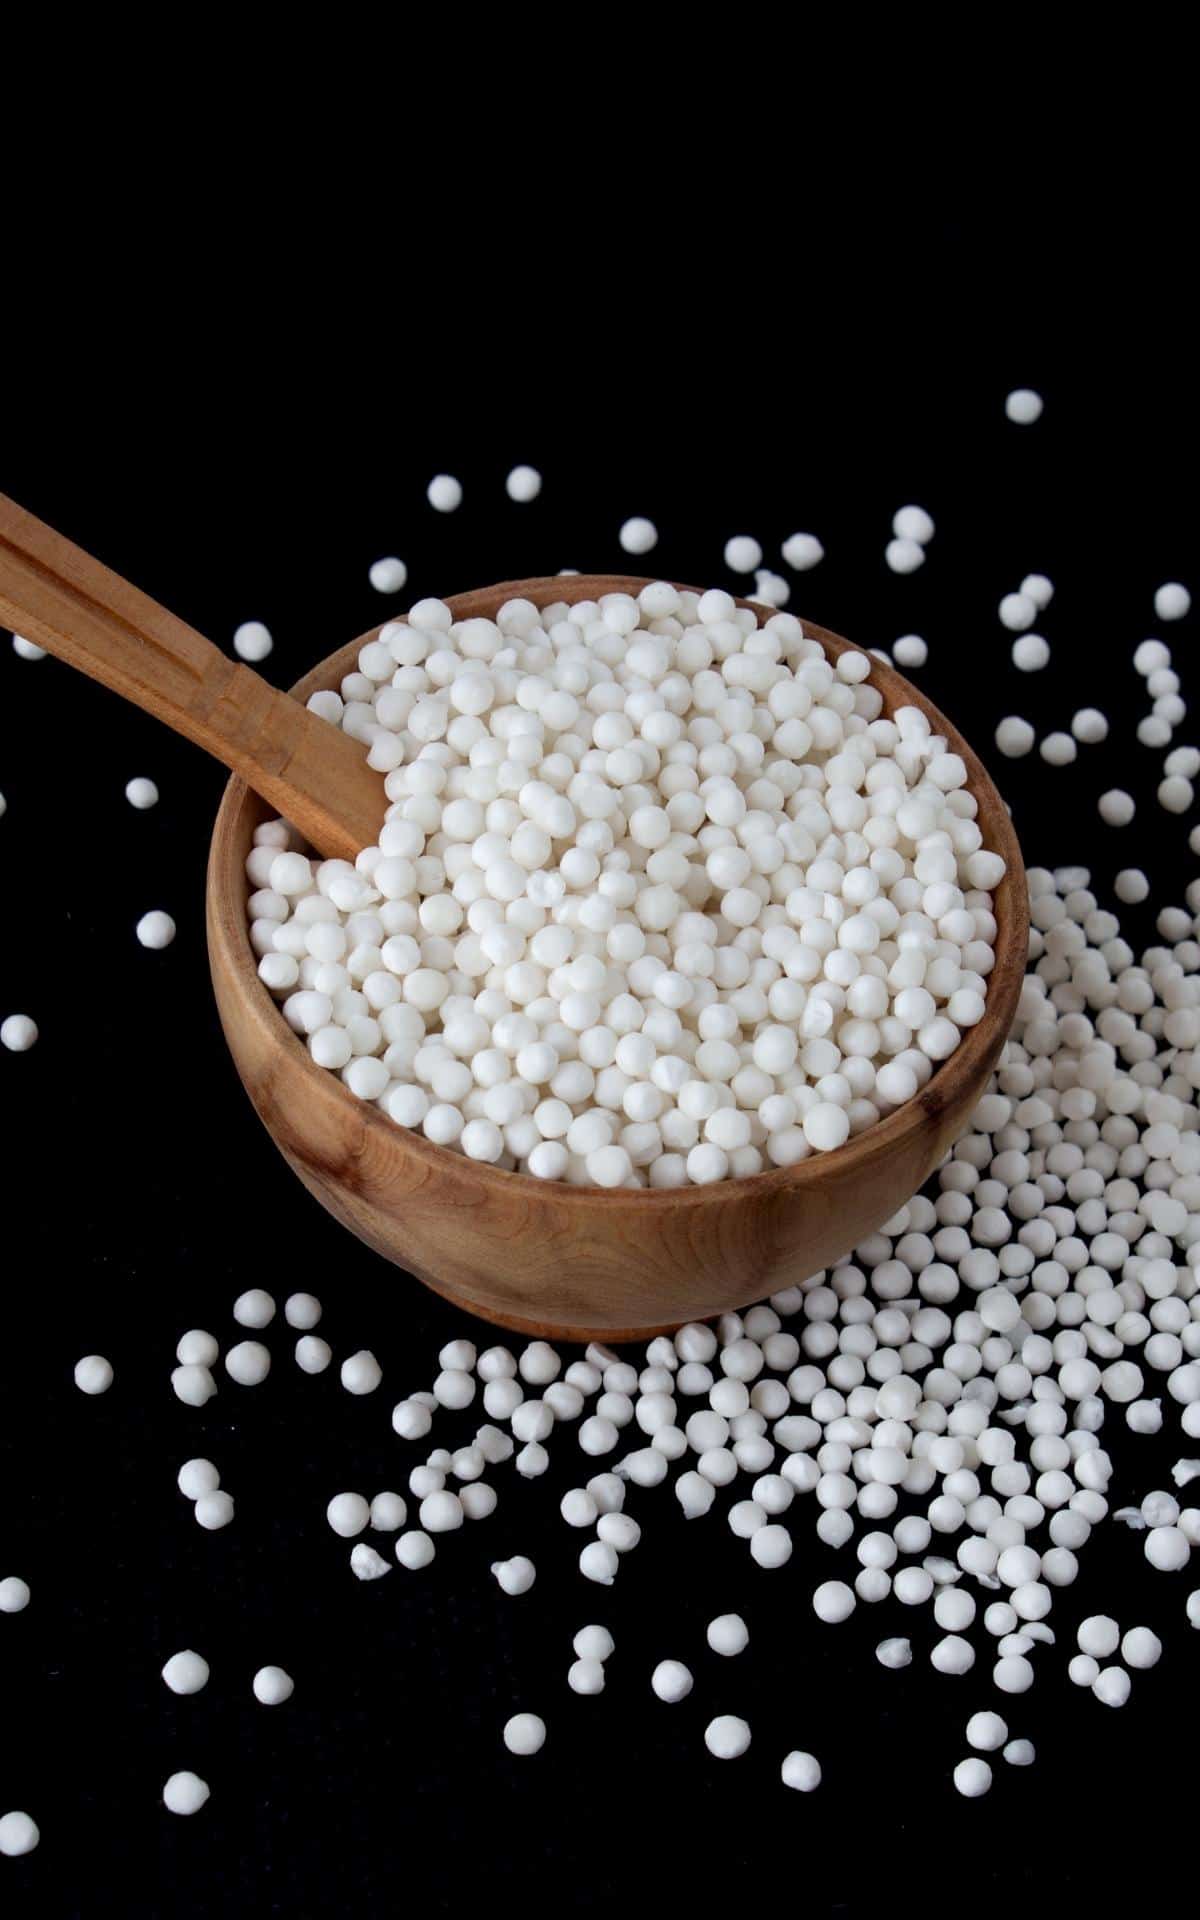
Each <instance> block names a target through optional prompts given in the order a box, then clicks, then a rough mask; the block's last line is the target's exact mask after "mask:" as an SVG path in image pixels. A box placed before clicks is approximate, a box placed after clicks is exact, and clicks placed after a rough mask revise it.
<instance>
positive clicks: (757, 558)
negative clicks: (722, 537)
mask: <svg viewBox="0 0 1200 1920" xmlns="http://www.w3.org/2000/svg"><path fill="white" fill-rule="evenodd" d="M762 557H763V550H762V548H761V547H760V545H759V543H758V541H757V540H754V539H752V538H751V536H750V535H749V534H748V533H737V534H735V535H734V536H733V538H732V539H731V540H727V541H726V542H725V565H726V566H727V567H728V568H729V571H730V572H731V573H753V572H754V569H755V567H760V566H761V565H762Z"/></svg>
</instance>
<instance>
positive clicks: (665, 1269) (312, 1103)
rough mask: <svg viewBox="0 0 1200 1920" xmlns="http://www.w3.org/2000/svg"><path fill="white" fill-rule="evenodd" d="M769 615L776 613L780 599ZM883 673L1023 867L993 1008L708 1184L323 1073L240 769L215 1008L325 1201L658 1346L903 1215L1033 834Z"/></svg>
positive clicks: (971, 1063)
mask: <svg viewBox="0 0 1200 1920" xmlns="http://www.w3.org/2000/svg"><path fill="white" fill-rule="evenodd" d="M646 584H647V583H646V581H645V580H644V579H628V578H623V577H619V576H614V575H583V576H580V575H574V576H556V577H552V578H547V579H536V580H515V581H508V582H505V583H502V584H501V585H498V586H494V587H488V588H484V589H481V590H479V591H478V592H473V593H465V594H459V595H458V596H457V597H456V598H453V599H451V600H450V601H448V603H447V604H448V605H449V606H450V608H451V611H452V612H453V614H454V617H455V619H456V620H466V619H471V618H475V617H479V616H483V617H494V615H495V614H496V612H497V611H498V609H499V608H500V607H501V606H502V605H503V603H504V602H505V601H506V600H509V599H512V598H514V597H517V596H519V597H521V598H523V599H527V600H532V601H533V602H534V604H535V605H537V606H539V607H542V606H547V605H550V604H552V603H553V602H557V601H567V602H571V603H573V602H575V601H577V600H583V599H589V600H590V599H597V598H599V596H600V595H601V594H604V593H618V592H623V593H634V594H636V593H637V592H638V591H639V590H640V589H641V588H642V587H643V586H645V585H646ZM742 604H752V603H747V602H743V603H742ZM754 610H755V612H756V613H758V615H759V617H760V620H765V619H766V618H768V617H769V615H770V612H771V609H770V608H765V607H755V609H754ZM804 629H805V632H806V633H807V634H808V635H809V636H810V637H812V638H813V639H816V640H818V641H819V642H820V643H821V646H822V647H823V648H824V650H825V653H826V655H827V656H828V657H829V658H830V659H831V660H834V659H836V658H837V656H838V655H839V654H840V653H842V652H843V651H845V649H846V648H847V647H848V646H849V645H850V643H849V642H848V641H846V640H843V639H840V638H839V637H838V636H837V635H836V634H832V633H828V632H826V631H825V630H824V629H823V628H820V627H814V626H812V625H810V624H809V623H808V622H807V621H806V622H804ZM377 631H378V630H377V629H376V632H377ZM374 638H375V632H372V633H370V634H365V635H363V636H362V638H361V639H359V640H355V641H353V642H351V644H350V645H348V646H345V647H342V648H341V649H340V650H339V651H338V652H337V653H334V654H331V655H330V656H329V658H328V659H326V660H323V661H322V662H321V663H320V665H319V666H317V667H314V668H313V670H312V672H311V673H309V674H306V675H305V677H304V679H303V680H301V681H299V682H298V683H297V685H296V686H295V687H294V688H293V689H292V692H293V693H294V695H295V696H296V698H297V700H299V701H301V702H303V701H305V700H307V699H308V697H309V696H310V695H311V694H312V693H314V692H316V691H318V690H319V689H323V688H328V687H333V688H336V687H337V686H338V685H339V683H340V681H341V680H342V678H343V676H344V675H345V674H347V673H349V672H352V671H353V670H354V668H355V665H356V661H357V657H358V652H359V649H360V647H361V646H363V644H364V643H365V641H367V640H369V639H374ZM869 677H870V681H871V684H872V685H873V686H875V687H876V688H877V689H878V690H879V692H880V694H881V695H882V696H883V713H884V714H885V715H890V714H892V713H894V712H895V710H896V708H898V707H901V706H916V707H919V708H920V709H921V711H922V712H923V713H924V714H925V715H926V717H927V719H928V720H929V722H930V724H931V726H932V728H933V730H934V731H935V732H936V733H939V734H942V735H944V736H945V737H946V739H947V741H948V742H949V745H950V748H951V750H952V751H953V752H955V753H958V754H960V755H961V756H962V759H963V760H964V762H965V764H966V767H967V774H968V778H967V786H968V789H969V791H970V792H971V793H972V794H973V796H974V798H975V800H976V802H977V803H978V809H979V811H978V821H979V825H980V828H981V830H982V833H983V839H984V845H985V846H987V847H988V848H989V849H991V850H993V851H994V852H997V853H999V854H1001V855H1002V856H1003V858H1004V860H1005V862H1006V863H1007V872H1006V873H1005V876H1004V878H1003V880H1002V881H1001V882H1000V884H999V886H998V887H997V888H996V890H995V895H994V900H995V909H994V910H995V916H996V923H997V934H996V941H995V956H996V957H995V965H994V967H993V970H992V973H991V975H990V977H989V980H988V990H987V1006H986V1011H985V1013H984V1017H983V1019H982V1020H981V1021H980V1022H979V1024H978V1025H977V1026H975V1027H972V1028H970V1029H969V1030H968V1031H967V1032H966V1033H965V1034H964V1036H963V1039H962V1041H961V1043H960V1045H959V1046H958V1047H957V1049H956V1050H955V1052H954V1053H953V1054H952V1055H951V1056H950V1058H949V1059H948V1060H946V1061H944V1062H943V1063H942V1064H941V1065H940V1066H938V1067H937V1069H936V1070H935V1072H934V1073H933V1074H932V1075H931V1076H930V1078H929V1080H928V1081H927V1082H926V1084H925V1086H923V1087H922V1088H921V1089H920V1091H919V1092H918V1093H917V1094H916V1096H915V1097H914V1098H913V1099H912V1100H910V1101H908V1102H906V1103H905V1105H903V1106H901V1107H898V1108H897V1109H896V1110H895V1112H893V1113H891V1114H889V1115H888V1116H887V1117H886V1118H885V1119H882V1120H880V1121H879V1122H878V1123H877V1124H876V1125H874V1126H872V1127H869V1128H868V1129H867V1130H866V1131H865V1132H863V1133H861V1134H858V1135H856V1136H854V1137H853V1138H852V1139H850V1140H849V1141H847V1143H846V1144H845V1146H843V1147H839V1148H838V1149H837V1150H836V1151H835V1152H832V1153H820V1154H814V1155H812V1156H811V1157H810V1158H808V1159H805V1160H802V1161H800V1162H799V1163H798V1164H797V1165H795V1166H792V1167H782V1168H778V1169H775V1170H773V1171H771V1172H766V1173H758V1174H753V1175H750V1176H749V1177H747V1178H744V1179H738V1180H724V1181H718V1182H716V1183H715V1184H713V1185H711V1186H703V1187H685V1188H673V1189H668V1190H657V1189H648V1190H638V1191H633V1190H629V1189H624V1188H618V1189H616V1190H615V1191H609V1190H605V1189H600V1188H595V1187H576V1186H569V1185H567V1184H565V1183H561V1182H558V1181H543V1180H537V1179H534V1178H533V1176H532V1175H528V1174H520V1173H509V1172H505V1171H503V1170H502V1169H500V1168H497V1167H493V1166H488V1165H485V1164H483V1163H481V1162H478V1161H473V1160H468V1159H467V1158H466V1157H465V1156H463V1155H462V1154H458V1153H454V1152H452V1151H451V1150H450V1149H449V1148H447V1147H438V1146H435V1145H433V1143H432V1142H431V1141H428V1140H426V1139H425V1138H424V1136H423V1135H422V1134H420V1133H415V1132H411V1131H409V1130H408V1129H406V1128H403V1127H399V1126H397V1125H395V1124H394V1122H393V1121H391V1120H389V1119H388V1118H387V1116H386V1115H385V1114H384V1113H382V1112H381V1111H379V1109H378V1108H376V1107H374V1106H372V1105H369V1104H367V1103H365V1102H364V1101H361V1100H359V1099H357V1098H356V1097H355V1096H354V1095H353V1094H352V1093H350V1091H349V1090H348V1089H347V1088H346V1087H345V1086H343V1084H342V1082H341V1080H340V1079H339V1078H338V1076H337V1075H336V1074H332V1073H329V1072H327V1071H326V1070H325V1069H324V1068H322V1067H318V1066H317V1065H316V1064H315V1063H314V1062H313V1060H312V1059H311V1058H310V1056H309V1053H308V1049H307V1047H306V1046H305V1045H304V1044H303V1042H302V1041H301V1040H300V1039H299V1038H298V1037H297V1036H296V1034H294V1033H293V1032H292V1030H291V1028H290V1027H289V1026H288V1024H287V1022H286V1021H285V1020H284V1018H283V1015H282V1014H281V1012H280V1011H279V1008H278V1007H277V1005H276V1004H275V1002H274V1001H273V1000H272V998H271V995H270V994H269V993H268V991H267V989H266V987H264V986H263V984H262V982H261V981H260V980H259V978H258V964H257V960H256V957H255V954H254V951H253V949H252V947H251V945H250V937H249V928H248V925H247V918H246V901H247V897H248V891H249V889H248V885H247V881H246V876H245V861H246V855H247V853H248V852H249V849H250V847H251V845H252V842H253V835H254V830H255V828H256V827H257V826H259V825H260V824H261V823H262V822H263V821H264V820H266V819H268V818H270V817H271V815H270V809H269V808H268V806H267V805H266V803H265V802H264V801H263V800H261V799H260V798H259V797H258V795H257V794H255V793H253V792H252V791H251V789H250V788H249V787H248V786H247V785H246V784H245V782H244V781H243V780H241V779H238V778H234V779H232V780H231V781H230V782H229V785H228V787H227V788H226V790H225V796H224V799H223V800H222V803H221V808H220V811H219V813H218V815H217V821H216V826H215V828H214V832H213V839H212V846H211V850H210V855H209V863H208V885H207V919H208V946H209V959H210V963H211V968H212V978H213V987H214V990H215V994H216V1000H217V1007H218V1010H219V1013H220V1017H221V1024H222V1027H223V1029H224V1032H225V1037H226V1040H227V1041H228V1044H229V1049H230V1052H231V1053H232V1055H233V1059H234V1062H235V1064H236V1066H237V1070H238V1072H239V1074H240V1075H241V1078H242V1082H243V1084H244V1086H245V1088H246V1091H247V1093H248V1094H249V1095H250V1099H251V1100H252V1102H253V1104H254V1107H255V1109H256V1111H257V1112H258V1115H259V1117H260V1119H261V1120H262V1121H263V1124H264V1125H265V1126H266V1128H267V1131H268V1132H269V1133H270V1135H271V1137H272V1139H273V1140H274V1142H275V1144H276V1146H277V1147H278V1148H279V1150H280V1152H281V1153H282V1154H283V1156H284V1158H285V1159H286V1160H287V1162H288V1164H289V1166H291V1168H292V1169H293V1171H294V1172H295V1173H296V1174H297V1175H298V1176H299V1178H300V1179H301V1180H302V1181H303V1183H304V1185H305V1186H306V1187H307V1188H308V1190H309V1192H310V1193H311V1194H313V1195H314V1196H315V1198H316V1199H317V1200H319V1201H320V1202H321V1205H322V1206H323V1207H325V1208H326V1209H327V1210H328V1211H329V1212H330V1213H331V1214H332V1215H333V1216H334V1218H335V1219H337V1220H339V1221H341V1223H342V1225H343V1226H346V1227H348V1228H349V1229H350V1231H351V1232H352V1233H354V1234H356V1235H357V1236H358V1238H359V1239H360V1240H363V1241H365V1242H366V1244H367V1245H368V1246H369V1247H372V1248H373V1249H374V1250H375V1251H376V1252H377V1253H379V1254H382V1255H383V1256H384V1258H385V1259H387V1260H389V1261H391V1262H392V1263H393V1264H394V1265H395V1266H398V1267H401V1268H403V1269H405V1270H406V1271H407V1272H408V1273H410V1274H415V1275H416V1276H417V1278H418V1279H420V1280H423V1281H424V1282H425V1284H426V1285H427V1286H430V1287H432V1288H433V1289H434V1290H435V1291H436V1292H438V1293H440V1294H443V1295H444V1296H445V1297H446V1298H447V1299H449V1300H452V1301H454V1302H455V1303H456V1304H457V1305H459V1306H461V1307H463V1308H465V1309H466V1310H467V1311H468V1312H470V1313H474V1314H478V1315H480V1316H481V1317H482V1318H483V1319H485V1320H491V1321H494V1322H496V1323H497V1324H498V1325H500V1326H505V1327H511V1328H514V1329H516V1330H517V1331H519V1332H522V1333H530V1334H537V1335H540V1336H548V1337H551V1338H561V1339H567V1340H588V1339H601V1340H606V1341H614V1340H615V1341H619V1340H632V1339H635V1338H637V1339H641V1338H643V1337H647V1336H649V1335H651V1334H654V1333H659V1332H663V1331H665V1330H668V1329H671V1328H674V1327H677V1326H679V1325H680V1324H681V1323H682V1322H684V1321H688V1320H705V1319H710V1318H711V1317H712V1316H713V1315H715V1314H720V1313H724V1312H728V1311H732V1310H735V1309H737V1308H740V1307H744V1306H745V1305H747V1303H749V1302H751V1301H754V1300H759V1299H762V1298H763V1297H764V1296H765V1295H767V1294H770V1293H776V1292H779V1291H781V1290H782V1289H783V1288H785V1287H789V1286H794V1285H796V1284H797V1283H798V1282H800V1281H802V1280H805V1279H807V1278H808V1277H809V1276H810V1275H811V1274H813V1273H816V1272H818V1271H820V1270H821V1269H822V1268H824V1267H827V1266H829V1265H831V1264H832V1263H833V1262H834V1261H835V1260H837V1259H839V1258H840V1257H841V1256H842V1255H844V1254H845V1253H846V1252H848V1251H849V1249H851V1248H852V1247H854V1246H857V1245H858V1243H859V1242H860V1241H861V1240H863V1239H865V1238H866V1236H867V1235H868V1234H870V1233H873V1232H875V1231H876V1230H877V1229H878V1228H879V1227H880V1226H881V1225H882V1224H883V1222H884V1221H886V1220H888V1219H889V1218H890V1217H891V1215H892V1214H894V1213H895V1212H896V1211H897V1210H898V1209H899V1208H900V1207H901V1206H902V1205H903V1204H904V1202H905V1201H906V1200H908V1199H909V1198H910V1197H911V1195H912V1194H913V1193H915V1192H916V1190H917V1188H918V1187H920V1185H921V1184H922V1182H923V1181H924V1180H926V1179H927V1178H928V1176H929V1174H930V1173H931V1172H932V1171H933V1169H934V1168H935V1167H936V1166H937V1165H938V1163H939V1162H940V1161H941V1160H942V1159H943V1157H944V1156H945V1154H946V1153H947V1151H948V1150H949V1148H950V1147H951V1146H952V1145H953V1143H954V1141H955V1140H956V1139H957V1138H958V1137H959V1135H960V1134H961V1133H963V1132H964V1131H965V1129H966V1127H967V1125H968V1124H969V1121H970V1117H971V1114H972V1112H973V1110H974V1108H975V1105H976V1103H977V1102H978V1100H979V1098H980V1096H981V1095H982V1094H983V1092H984V1091H985V1089H986V1086H987V1082H988V1078H989V1076H990V1075H991V1072H992V1069H993V1068H994V1066H995V1064H996V1061H997V1058H998V1056H999V1053H1000V1049H1001V1047H1002V1046H1003V1044H1004V1040H1005V1038H1006V1036H1007V1034H1008V1030H1009V1027H1010V1025H1011V1023H1012V1019H1013V1015H1014V1013H1015V1012H1016V1006H1017V1000H1018V996H1019V994H1020V990H1021V982H1022V979H1023V977H1024V971H1025V956H1026V945H1027V939H1028V931H1029V913H1028V902H1027V897H1026V888H1025V871H1024V866H1023V863H1022V860H1021V851H1020V847H1019V845H1018V842H1017V837H1016V834H1015V832H1014V830H1013V826H1012V822H1011V821H1010V819H1009V816H1008V813H1007V811H1006V809H1005V807H1004V803H1003V802H1002V800H1001V799H1000V796H999V794H998V793H997V792H996V789H995V788H994V787H993V785H992V783H991V781H990V779H989V778H988V775H987V774H986V772H985V771H984V769H983V767H982V765H981V764H980V762H979V760H978V759H977V758H976V756H975V755H974V754H973V753H972V751H971V749H970V748H969V747H968V746H967V744H966V742H965V741H964V740H963V739H962V738H961V736H960V735H959V734H958V733H957V732H956V730H955V729H954V728H953V727H952V726H951V725H950V723H949V722H948V721H947V720H946V719H945V718H944V717H943V716H942V715H941V714H940V713H939V712H938V710H937V708H936V707H934V706H933V705H932V704H931V702H930V701H929V700H927V699H926V698H925V696H924V694H922V693H921V692H920V691H919V690H918V689H917V688H915V687H913V686H911V685H910V684H909V683H908V681H906V680H905V679H903V678H902V676H901V675H900V674H898V673H896V672H895V671H894V670H893V669H892V668H890V667H887V666H885V665H884V664H883V663H882V662H880V661H877V660H875V659H874V658H872V659H871V671H870V676H869ZM330 731H331V733H333V732H335V731H336V730H335V729H332V728H331V729H330Z"/></svg>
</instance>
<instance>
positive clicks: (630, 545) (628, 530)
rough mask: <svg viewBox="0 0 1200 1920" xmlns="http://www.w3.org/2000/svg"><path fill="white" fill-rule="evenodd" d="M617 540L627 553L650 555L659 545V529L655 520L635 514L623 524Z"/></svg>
mask: <svg viewBox="0 0 1200 1920" xmlns="http://www.w3.org/2000/svg"><path fill="white" fill-rule="evenodd" d="M617 538H618V539H619V541H620V543H621V546H622V548H623V550H624V551H625V552H626V553H649V552H650V551H651V549H652V548H654V547H656V546H657V545H658V528H657V527H656V526H655V524H654V522H653V520H646V519H644V518H640V517H639V516H638V515H636V514H635V515H634V517H633V519H632V520H626V521H625V522H624V523H623V525H622V527H621V531H620V533H619V534H618V536H617Z"/></svg>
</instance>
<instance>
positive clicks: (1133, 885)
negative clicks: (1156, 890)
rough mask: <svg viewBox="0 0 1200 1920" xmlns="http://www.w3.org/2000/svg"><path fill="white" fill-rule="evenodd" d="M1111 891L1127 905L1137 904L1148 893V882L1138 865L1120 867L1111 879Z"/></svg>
mask: <svg viewBox="0 0 1200 1920" xmlns="http://www.w3.org/2000/svg"><path fill="white" fill-rule="evenodd" d="M1113 892H1114V893H1115V894H1116V896H1117V899H1118V900H1122V901H1124V902H1126V904H1128V905H1129V906H1138V905H1139V904H1140V903H1141V902H1142V901H1143V900H1145V899H1148V897H1149V894H1150V882H1149V880H1147V878H1146V876H1145V874H1144V873H1143V872H1142V870H1141V868H1140V867H1122V869H1121V871H1120V873H1119V874H1118V875H1117V877H1116V879H1115V880H1114V881H1113Z"/></svg>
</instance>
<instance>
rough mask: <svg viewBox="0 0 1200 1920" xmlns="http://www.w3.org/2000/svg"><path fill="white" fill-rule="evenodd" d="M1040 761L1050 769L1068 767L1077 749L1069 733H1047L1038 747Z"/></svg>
mask: <svg viewBox="0 0 1200 1920" xmlns="http://www.w3.org/2000/svg"><path fill="white" fill-rule="evenodd" d="M1038 752H1039V753H1040V754H1041V756H1042V759H1043V760H1044V761H1045V762H1046V764H1047V766H1050V767H1069V766H1070V765H1071V762H1072V761H1073V760H1074V758H1075V756H1076V753H1077V752H1078V749H1077V747H1076V745H1075V742H1074V740H1073V739H1072V738H1071V736H1070V734H1069V733H1048V734H1047V735H1046V737H1045V739H1044V740H1043V741H1042V742H1041V744H1040V746H1039V747H1038Z"/></svg>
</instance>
